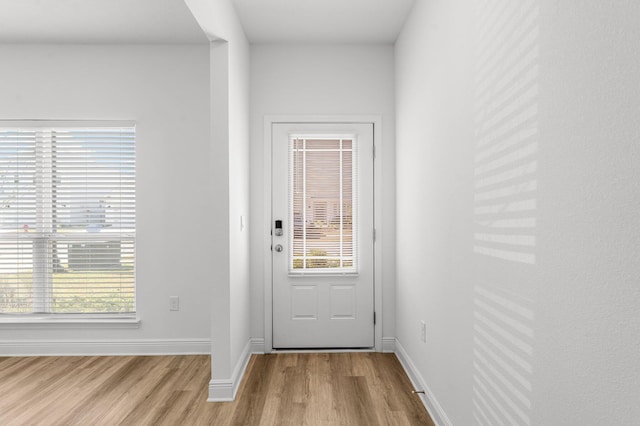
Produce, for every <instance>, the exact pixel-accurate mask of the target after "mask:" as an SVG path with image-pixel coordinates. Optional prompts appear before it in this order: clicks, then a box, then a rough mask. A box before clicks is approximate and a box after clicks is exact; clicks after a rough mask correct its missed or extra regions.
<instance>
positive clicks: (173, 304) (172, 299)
mask: <svg viewBox="0 0 640 426" xmlns="http://www.w3.org/2000/svg"><path fill="white" fill-rule="evenodd" d="M169 310H170V311H179V310H180V298H179V297H178V296H169Z"/></svg>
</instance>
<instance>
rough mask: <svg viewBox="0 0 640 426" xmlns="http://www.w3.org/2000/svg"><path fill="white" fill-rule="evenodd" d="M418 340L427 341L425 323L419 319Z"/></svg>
mask: <svg viewBox="0 0 640 426" xmlns="http://www.w3.org/2000/svg"><path fill="white" fill-rule="evenodd" d="M420 340H422V341H423V342H424V343H427V324H426V323H425V322H424V321H420Z"/></svg>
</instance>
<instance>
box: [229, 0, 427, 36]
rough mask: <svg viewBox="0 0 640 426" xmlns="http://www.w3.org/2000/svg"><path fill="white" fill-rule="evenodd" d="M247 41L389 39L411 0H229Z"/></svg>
mask: <svg viewBox="0 0 640 426" xmlns="http://www.w3.org/2000/svg"><path fill="white" fill-rule="evenodd" d="M233 1H234V4H235V7H236V11H237V13H238V16H239V18H240V21H241V22H242V25H243V27H244V31H245V33H246V35H247V38H248V39H249V41H250V42H252V43H393V42H394V41H395V40H396V38H397V37H398V34H399V33H400V30H401V29H402V26H403V25H404V22H405V20H406V17H407V15H408V13H409V11H410V10H411V7H412V6H413V3H414V1H415V0H233Z"/></svg>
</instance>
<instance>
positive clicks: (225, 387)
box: [207, 339, 252, 402]
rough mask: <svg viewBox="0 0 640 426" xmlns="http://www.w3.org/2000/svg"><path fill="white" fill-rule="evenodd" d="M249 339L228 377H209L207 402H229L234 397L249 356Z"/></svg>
mask: <svg viewBox="0 0 640 426" xmlns="http://www.w3.org/2000/svg"><path fill="white" fill-rule="evenodd" d="M251 347H252V345H251V339H249V341H247V344H246V345H245V346H244V349H243V350H242V354H241V355H240V358H239V359H238V362H237V363H236V366H235V368H234V369H233V373H232V374H231V378H230V379H211V381H210V382H209V398H208V399H207V401H209V402H229V401H233V400H234V399H235V398H236V393H237V392H238V388H239V387H240V383H241V382H242V377H244V372H245V371H246V369H247V364H249V359H250V358H251Z"/></svg>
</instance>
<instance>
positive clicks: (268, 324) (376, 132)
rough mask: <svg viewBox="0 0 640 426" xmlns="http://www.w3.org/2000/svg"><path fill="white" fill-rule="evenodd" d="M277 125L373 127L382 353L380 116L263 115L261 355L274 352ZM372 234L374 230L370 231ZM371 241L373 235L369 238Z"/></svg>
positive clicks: (377, 343) (377, 332)
mask: <svg viewBox="0 0 640 426" xmlns="http://www.w3.org/2000/svg"><path fill="white" fill-rule="evenodd" d="M276 123H290V124H296V123H322V124H349V123H360V124H372V125H373V146H374V152H375V156H374V158H373V223H374V227H375V229H376V235H375V241H374V243H373V253H374V257H373V263H374V265H373V276H374V282H373V294H374V301H373V309H374V311H375V315H376V323H375V324H374V349H375V351H376V352H382V323H383V321H384V312H382V250H381V249H380V247H382V234H383V233H382V232H381V230H382V203H381V200H382V185H381V184H380V182H382V167H381V165H382V161H381V155H380V154H381V153H382V142H383V141H382V116H381V115H265V117H264V175H263V182H264V188H263V194H264V195H263V197H264V217H263V227H262V229H263V234H264V235H263V258H264V268H263V278H264V280H263V281H264V352H265V353H271V352H273V270H272V269H273V268H272V263H271V261H272V258H271V256H272V252H271V235H270V232H269V231H270V230H271V189H272V185H271V179H272V175H271V171H272V161H271V159H272V137H273V135H272V127H273V125H274V124H276ZM372 232H373V230H372ZM371 237H372V238H373V235H372V236H371Z"/></svg>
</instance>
